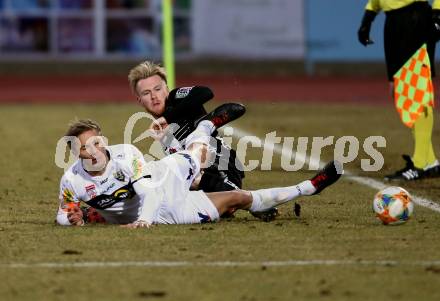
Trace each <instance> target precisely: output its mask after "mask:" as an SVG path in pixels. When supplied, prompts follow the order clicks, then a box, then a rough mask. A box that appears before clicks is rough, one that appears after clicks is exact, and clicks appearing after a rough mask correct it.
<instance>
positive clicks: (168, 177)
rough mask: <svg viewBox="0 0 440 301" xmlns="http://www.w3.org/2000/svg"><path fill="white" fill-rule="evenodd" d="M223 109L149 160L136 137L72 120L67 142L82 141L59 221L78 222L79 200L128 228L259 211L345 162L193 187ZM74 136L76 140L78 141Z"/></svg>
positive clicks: (305, 190)
mask: <svg viewBox="0 0 440 301" xmlns="http://www.w3.org/2000/svg"><path fill="white" fill-rule="evenodd" d="M223 109H225V108H223ZM226 109H227V110H229V111H228V112H226V114H225V112H214V114H215V113H220V115H222V114H223V116H222V117H224V116H226V117H227V118H223V119H222V118H218V117H219V116H211V117H215V118H212V119H209V118H208V119H207V120H203V121H201V122H200V123H199V124H198V126H197V128H196V130H195V131H194V132H193V133H191V135H190V136H188V138H187V140H186V141H187V146H186V149H185V150H184V151H180V152H177V153H175V154H173V155H170V156H167V157H165V158H163V159H161V160H158V161H153V162H149V163H146V162H145V160H144V158H143V155H142V153H141V152H140V151H139V150H138V149H137V148H136V147H135V146H133V145H130V144H121V145H113V146H106V145H104V144H103V139H102V136H101V129H100V127H99V125H98V124H97V123H96V122H93V121H91V120H80V121H77V122H76V123H74V124H72V125H71V126H70V128H69V130H68V132H67V134H66V136H67V137H70V138H72V137H73V138H77V139H73V142H74V143H70V144H69V145H70V146H71V148H72V150H73V151H75V149H79V151H78V152H79V153H78V156H79V159H78V160H77V161H76V162H75V163H74V164H73V165H72V166H71V167H70V168H69V169H68V170H67V171H66V172H65V173H64V175H63V177H62V178H61V183H60V196H59V198H60V206H59V208H58V213H57V218H56V220H57V223H58V224H60V225H65V226H69V225H72V226H82V225H83V224H84V220H83V214H82V211H81V209H80V208H79V204H80V202H84V203H85V204H87V205H88V206H91V207H93V208H95V209H96V210H97V211H98V213H99V214H100V215H102V217H104V219H105V220H106V222H107V223H110V224H121V225H125V227H128V228H140V227H149V226H150V225H152V224H192V223H205V222H212V221H216V220H219V217H220V215H222V214H223V213H224V212H226V211H231V210H237V209H243V210H248V211H251V212H261V211H264V210H267V209H269V208H272V207H275V206H277V205H280V204H283V203H286V202H288V201H290V200H292V199H294V198H296V197H299V196H303V195H304V196H308V195H314V194H317V193H319V192H320V191H322V190H323V189H324V188H326V187H328V186H329V185H331V184H333V183H334V182H336V181H337V180H338V179H339V177H340V176H341V174H342V166H341V165H340V164H339V163H338V162H335V161H332V162H330V163H329V164H327V166H326V167H325V168H324V169H323V170H321V171H320V172H319V173H318V174H317V175H316V176H315V177H313V178H312V179H310V180H306V181H303V182H301V183H299V184H297V185H294V186H288V187H278V188H269V189H260V190H255V191H245V190H234V191H225V192H213V193H204V192H203V191H190V186H191V184H192V182H193V181H194V179H195V177H196V176H197V175H198V173H199V172H200V168H201V163H202V162H206V156H207V153H206V151H207V145H208V143H209V140H208V139H209V137H210V135H211V133H212V132H213V131H214V130H215V129H216V128H218V127H220V126H222V125H223V124H225V123H227V122H229V121H230V120H231V119H230V116H228V115H231V116H232V115H233V114H234V113H233V109H234V108H226ZM230 109H232V113H231V110H230ZM232 118H233V117H232ZM75 143H78V144H79V145H78V147H77V148H75Z"/></svg>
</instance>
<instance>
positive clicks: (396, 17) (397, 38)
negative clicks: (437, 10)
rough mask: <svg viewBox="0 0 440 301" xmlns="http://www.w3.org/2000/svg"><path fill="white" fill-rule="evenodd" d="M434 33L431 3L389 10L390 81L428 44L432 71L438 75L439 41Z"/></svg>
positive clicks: (387, 52)
mask: <svg viewBox="0 0 440 301" xmlns="http://www.w3.org/2000/svg"><path fill="white" fill-rule="evenodd" d="M432 32H433V24H432V9H431V6H430V5H429V3H428V2H415V3H412V4H410V5H408V6H405V7H402V8H399V9H396V10H392V11H389V12H386V19H385V27H384V46H385V61H386V64H387V74H388V80H389V81H393V75H394V74H395V73H396V72H397V71H399V69H400V68H401V67H402V66H403V65H404V64H405V63H406V62H407V61H408V59H409V58H410V57H411V56H412V55H413V54H414V53H415V52H416V51H417V50H418V49H419V48H420V47H421V46H422V45H423V44H425V43H426V44H427V48H428V54H429V59H430V63H431V74H432V76H433V77H434V76H435V64H434V62H435V60H434V53H435V41H434V39H433V37H432Z"/></svg>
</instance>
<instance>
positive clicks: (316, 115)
mask: <svg viewBox="0 0 440 301" xmlns="http://www.w3.org/2000/svg"><path fill="white" fill-rule="evenodd" d="M247 108H248V112H247V114H246V115H245V116H244V117H243V118H241V119H240V120H238V121H236V122H235V123H234V126H236V127H239V128H240V129H242V130H245V131H247V132H251V133H253V134H255V135H256V136H259V137H264V136H265V135H266V134H267V133H269V132H272V131H276V133H277V135H278V136H279V137H294V138H298V137H313V136H318V137H327V136H335V140H336V139H337V138H338V137H341V136H355V137H358V139H359V140H360V142H361V146H362V142H363V141H364V139H365V138H366V137H368V136H371V135H375V136H377V135H381V136H384V137H385V138H386V139H387V146H386V148H384V149H380V151H381V153H382V154H383V155H384V157H385V165H384V168H383V169H382V170H380V171H379V172H375V173H371V172H363V171H361V170H360V159H365V158H367V159H368V158H369V157H368V156H367V155H366V154H365V153H363V152H361V153H360V154H359V156H358V158H357V159H356V160H355V161H353V162H351V163H349V164H347V165H346V166H345V167H346V168H347V169H348V170H350V171H351V172H353V173H356V174H360V175H363V176H367V177H372V178H375V179H378V180H381V179H382V177H383V175H385V174H387V173H389V172H390V171H394V170H395V169H397V168H400V167H402V164H403V162H402V161H401V160H400V158H399V156H400V154H402V153H409V154H411V151H412V139H411V136H410V131H409V130H407V129H406V128H405V127H404V126H403V125H401V124H400V122H399V120H398V117H397V114H396V113H395V111H394V110H393V109H392V108H384V107H379V108H377V107H367V106H366V107H359V106H347V105H344V106H342V105H331V106H327V105H325V106H324V105H322V104H321V105H318V104H296V103H295V104H287V103H286V104H263V103H258V104H256V103H249V104H247ZM137 111H138V108H137V107H136V106H129V105H70V106H68V105H63V106H61V105H60V106H54V105H50V106H49V105H38V106H37V105H31V106H20V105H13V106H2V107H1V108H0V117H1V118H0V135H1V137H2V152H1V157H0V162H1V164H0V166H1V169H2V171H1V173H0V183H1V184H0V204H1V206H0V277H1V279H2V281H0V296H1V297H0V298H1V300H88V299H90V300H243V301H250V300H387V299H391V298H393V299H394V298H395V299H399V300H439V299H440V291H439V290H438V285H439V284H440V262H439V261H440V252H439V250H440V242H439V232H438V229H439V228H440V219H439V214H440V213H438V212H434V211H432V210H429V209H427V208H423V207H420V206H416V207H415V215H414V218H413V219H412V220H410V221H409V222H408V223H407V224H405V225H402V226H394V227H393V226H391V227H389V226H382V225H381V224H380V223H379V222H378V221H377V220H375V218H374V215H373V213H372V210H371V204H372V198H373V196H374V194H375V192H376V191H375V190H374V189H371V188H369V187H365V186H361V185H359V184H357V183H354V182H352V181H350V180H349V179H344V178H343V179H342V180H341V181H340V182H338V183H337V184H336V185H334V186H333V187H331V188H329V189H328V190H325V191H324V192H323V193H322V194H321V195H318V196H313V197H307V198H306V197H304V198H301V199H298V200H297V202H298V203H299V204H301V206H302V213H301V216H300V217H296V216H295V215H294V214H293V212H292V204H291V203H289V204H286V205H283V206H281V207H280V212H281V216H280V217H279V218H278V219H277V220H276V221H274V222H271V223H264V222H260V221H258V220H255V219H254V218H253V217H251V216H250V215H249V214H247V213H246V212H243V213H240V214H237V216H236V218H234V219H230V220H224V221H221V222H219V223H215V224H204V225H183V226H181V225H177V226H174V225H173V226H157V227H154V228H153V229H149V230H145V229H138V230H127V229H122V228H119V227H117V226H108V225H95V226H87V227H82V228H68V227H61V226H56V225H55V224H54V219H55V213H56V208H57V206H58V201H57V195H58V185H59V179H60V177H61V175H62V173H63V170H62V169H60V168H58V167H56V165H55V164H54V155H55V147H56V142H57V141H58V139H59V138H60V137H61V136H62V135H63V134H64V131H65V129H66V126H67V123H68V121H69V120H71V119H73V118H75V117H79V118H85V117H90V118H93V119H95V120H97V121H99V122H100V123H101V125H102V127H103V130H104V133H105V135H106V136H107V137H108V138H109V141H110V143H111V144H116V143H122V142H123V129H124V127H125V123H126V121H127V119H128V118H129V117H130V116H131V114H133V113H134V112H137ZM436 119H437V121H436V122H437V123H436V127H435V132H434V144H435V146H436V147H437V149H436V151H437V155H438V156H439V155H440V154H439V153H438V151H439V149H438V146H439V145H440V132H439V122H438V120H439V118H436ZM144 126H145V127H146V126H147V124H145V125H144ZM135 130H136V132H137V133H140V132H141V131H142V125H138V126H137V128H136V129H135ZM295 141H296V139H295ZM234 143H236V141H235V142H234ZM138 146H139V147H140V148H141V149H142V150H143V151H145V150H146V147H147V146H146V145H143V144H141V145H138ZM309 146H310V145H309ZM294 149H296V142H295V143H294ZM361 149H362V147H361ZM332 156H333V147H327V148H325V149H324V150H323V152H322V159H323V160H324V161H327V160H329V159H331V157H332ZM246 159H247V160H249V159H260V160H261V150H259V149H257V148H249V155H248V156H247V157H246ZM313 174H314V172H313V171H308V170H306V169H303V170H301V171H298V172H286V171H283V170H282V168H281V167H280V155H279V154H275V155H274V161H273V168H272V170H271V171H262V170H260V169H259V168H257V170H255V171H252V172H249V173H247V175H246V179H245V188H248V189H257V188H263V187H270V186H282V185H292V184H294V183H296V182H299V181H301V180H303V179H305V178H309V177H311V176H312V175H313ZM398 184H399V185H401V186H403V187H405V188H406V189H408V190H409V191H410V192H411V193H416V194H418V195H422V196H424V197H426V198H429V199H431V200H433V201H435V202H439V201H440V185H439V183H438V179H432V180H424V181H420V182H414V183H398ZM378 261H380V262H378ZM384 261H391V262H390V263H388V264H387V263H386V262H384ZM93 262H97V263H101V264H102V266H98V267H97V266H96V264H95V265H93V264H92V267H87V266H85V267H81V264H84V263H89V264H90V263H93ZM136 262H137V263H143V264H146V265H145V266H136V265H135V263H136ZM148 262H149V263H148ZM227 262H230V264H231V265H230V266H228V265H225V264H226V263H227ZM268 262H269V263H268ZM270 262H271V263H272V264H270ZM276 262H278V265H273V263H276ZM289 262H290V264H289ZM109 263H113V264H114V266H109ZM147 263H148V264H147ZM173 263H174V264H176V263H177V265H172V264H173ZM178 263H180V265H179V264H178ZM215 263H219V265H215ZM154 264H157V266H153V265H154ZM167 264H168V266H167ZM75 265H76V266H75Z"/></svg>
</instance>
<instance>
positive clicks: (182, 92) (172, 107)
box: [163, 86, 214, 124]
mask: <svg viewBox="0 0 440 301" xmlns="http://www.w3.org/2000/svg"><path fill="white" fill-rule="evenodd" d="M213 97H214V93H213V92H212V90H211V89H209V88H208V87H203V86H194V87H182V88H177V89H174V90H172V91H171V92H170V93H169V95H168V99H167V105H166V109H165V112H164V113H163V117H165V119H166V120H167V122H168V124H171V123H176V122H177V121H178V120H179V119H182V116H187V115H190V114H192V113H193V112H194V110H196V109H197V108H199V107H201V106H202V105H203V104H204V103H206V102H207V101H209V100H211V99H212V98H213Z"/></svg>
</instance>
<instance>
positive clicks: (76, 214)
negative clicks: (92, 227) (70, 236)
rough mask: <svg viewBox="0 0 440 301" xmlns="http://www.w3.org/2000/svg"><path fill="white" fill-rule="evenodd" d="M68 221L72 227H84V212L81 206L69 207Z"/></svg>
mask: <svg viewBox="0 0 440 301" xmlns="http://www.w3.org/2000/svg"><path fill="white" fill-rule="evenodd" d="M67 219H68V220H69V222H70V224H71V225H72V226H82V225H84V219H83V212H82V210H81V208H79V206H69V208H67Z"/></svg>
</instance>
